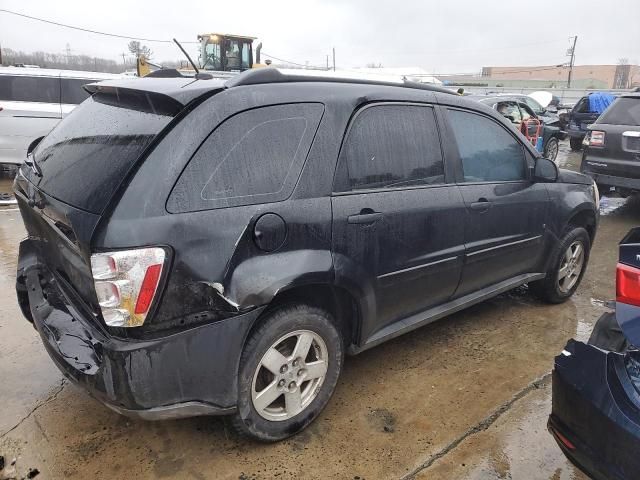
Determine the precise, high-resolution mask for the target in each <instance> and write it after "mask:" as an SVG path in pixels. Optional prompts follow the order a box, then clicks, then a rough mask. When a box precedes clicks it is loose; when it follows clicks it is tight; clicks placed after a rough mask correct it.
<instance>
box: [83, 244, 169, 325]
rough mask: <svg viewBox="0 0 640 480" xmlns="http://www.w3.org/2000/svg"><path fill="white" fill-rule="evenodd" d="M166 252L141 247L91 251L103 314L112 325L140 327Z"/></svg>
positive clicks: (149, 305) (152, 296) (151, 301)
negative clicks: (93, 252)
mask: <svg viewBox="0 0 640 480" xmlns="http://www.w3.org/2000/svg"><path fill="white" fill-rule="evenodd" d="M165 259H166V253H165V251H164V249H162V248H155V247H154V248H140V249H136V250H121V251H117V252H105V253H95V254H93V255H91V271H92V273H93V280H94V284H95V291H96V296H97V297H98V304H99V305H100V310H101V311H102V318H104V321H105V323H106V324H107V325H108V326H110V327H139V326H141V325H143V324H144V321H145V319H146V317H147V314H148V313H149V308H150V307H151V304H152V303H153V299H154V298H155V295H156V292H157V291H158V285H159V283H160V277H161V275H162V269H163V267H164V263H165Z"/></svg>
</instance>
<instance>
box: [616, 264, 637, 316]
mask: <svg viewBox="0 0 640 480" xmlns="http://www.w3.org/2000/svg"><path fill="white" fill-rule="evenodd" d="M616 301H617V302H620V303H626V304H628V305H636V306H640V269H638V268H635V267H630V266H629V265H625V264H624V263H618V265H617V266H616Z"/></svg>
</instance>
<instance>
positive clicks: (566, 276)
mask: <svg viewBox="0 0 640 480" xmlns="http://www.w3.org/2000/svg"><path fill="white" fill-rule="evenodd" d="M583 267H584V245H583V244H582V242H581V241H580V240H576V241H574V242H573V243H572V244H571V245H569V248H567V250H566V251H565V253H564V255H563V257H562V261H561V262H560V269H559V270H558V288H559V289H560V291H561V292H562V293H567V292H569V291H570V290H571V289H572V288H573V287H574V285H575V284H576V283H577V282H578V278H580V273H582V268H583Z"/></svg>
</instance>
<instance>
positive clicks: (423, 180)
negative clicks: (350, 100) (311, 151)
mask: <svg viewBox="0 0 640 480" xmlns="http://www.w3.org/2000/svg"><path fill="white" fill-rule="evenodd" d="M441 183H444V163H443V160H442V152H441V150H440V139H439V136H438V128H437V125H436V119H435V114H434V112H433V108H432V107H429V106H419V105H376V106H372V107H369V108H366V109H365V110H363V111H361V112H360V113H359V114H358V116H357V117H356V118H355V120H354V122H353V125H352V127H351V129H350V130H349V132H348V134H347V138H346V139H345V143H344V146H343V147H342V152H341V153H340V160H339V166H338V173H337V176H336V185H335V190H336V191H350V190H351V191H355V190H370V189H378V188H398V187H406V186H419V185H435V184H441Z"/></svg>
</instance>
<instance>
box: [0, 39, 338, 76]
mask: <svg viewBox="0 0 640 480" xmlns="http://www.w3.org/2000/svg"><path fill="white" fill-rule="evenodd" d="M327 63H329V57H327ZM0 65H2V45H0ZM327 66H328V65H327ZM327 70H328V69H327Z"/></svg>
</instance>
